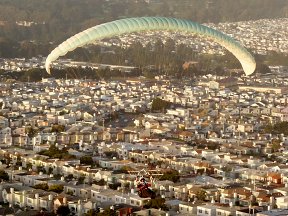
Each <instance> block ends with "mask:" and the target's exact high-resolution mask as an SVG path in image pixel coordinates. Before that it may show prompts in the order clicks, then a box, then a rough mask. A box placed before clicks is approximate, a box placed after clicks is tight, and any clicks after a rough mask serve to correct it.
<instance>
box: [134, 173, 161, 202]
mask: <svg viewBox="0 0 288 216" xmlns="http://www.w3.org/2000/svg"><path fill="white" fill-rule="evenodd" d="M129 173H130V174H134V175H135V174H136V179H135V181H134V185H135V186H136V188H137V192H138V195H139V197H141V198H149V197H150V198H151V199H155V197H156V193H155V192H154V191H153V189H152V184H153V182H154V178H153V176H155V177H159V176H162V175H163V174H162V173H161V171H159V170H149V171H146V170H144V169H142V170H140V171H129ZM147 178H149V179H150V182H149V183H148V182H147V181H146V179H147Z"/></svg>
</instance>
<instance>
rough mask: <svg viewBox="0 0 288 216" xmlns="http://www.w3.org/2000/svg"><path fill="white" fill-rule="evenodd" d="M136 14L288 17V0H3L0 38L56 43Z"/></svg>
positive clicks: (231, 18) (201, 17)
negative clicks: (88, 29)
mask: <svg viewBox="0 0 288 216" xmlns="http://www.w3.org/2000/svg"><path fill="white" fill-rule="evenodd" d="M134 16H169V17H178V18H185V19H191V20H193V21H197V22H200V23H203V22H229V21H233V22H234V21H241V20H255V19H262V18H280V17H288V1H287V0H238V1H236V0H13V1H11V0H1V1H0V28H1V31H0V37H4V38H9V39H11V40H15V41H21V40H36V41H41V42H44V43H46V42H48V41H55V42H56V43H57V42H60V41H62V40H63V39H65V38H67V37H68V36H70V35H72V34H74V33H76V32H79V31H80V30H82V29H85V28H88V27H91V26H93V25H96V24H99V23H102V22H107V21H111V20H115V19H119V18H124V17H134ZM24 21H25V22H24ZM16 22H17V24H16Z"/></svg>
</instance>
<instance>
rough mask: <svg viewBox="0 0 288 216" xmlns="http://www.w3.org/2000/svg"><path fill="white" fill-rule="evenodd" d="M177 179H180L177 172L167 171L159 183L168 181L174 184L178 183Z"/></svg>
mask: <svg viewBox="0 0 288 216" xmlns="http://www.w3.org/2000/svg"><path fill="white" fill-rule="evenodd" d="M179 179H180V176H179V172H178V171H177V170H169V171H167V172H165V173H164V174H163V175H162V176H161V177H160V180H161V181H163V180H169V181H173V182H174V183H176V182H178V181H179Z"/></svg>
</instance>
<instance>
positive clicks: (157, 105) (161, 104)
mask: <svg viewBox="0 0 288 216" xmlns="http://www.w3.org/2000/svg"><path fill="white" fill-rule="evenodd" d="M170 106H171V103H170V102H168V101H165V100H162V99H160V98H155V99H154V100H153V101H152V111H163V109H168V108H169V107H170Z"/></svg>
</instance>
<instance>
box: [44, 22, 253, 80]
mask: <svg viewBox="0 0 288 216" xmlns="http://www.w3.org/2000/svg"><path fill="white" fill-rule="evenodd" d="M157 30H165V31H180V32H188V33H195V34H197V35H202V36H204V37H207V38H210V39H212V40H213V41H215V42H216V43H218V44H220V45H221V46H223V47H225V48H226V49H227V50H228V51H230V52H231V53H232V54H233V55H234V56H235V57H236V58H237V59H238V60H239V61H240V63H241V65H242V67H243V70H244V72H245V74H246V75H250V74H252V73H253V72H254V71H255V68H256V62H255V59H254V58H253V56H252V55H251V54H250V53H249V52H248V51H247V50H246V49H245V48H244V47H243V46H242V45H240V44H239V43H238V42H237V41H235V40H234V39H233V38H231V37H230V36H228V35H225V34H223V33H222V32H219V31H217V30H214V29H212V28H209V27H207V26H204V25H201V24H198V23H195V22H192V21H189V20H183V19H176V18H166V17H139V18H126V19H120V20H116V21H112V22H108V23H104V24H101V25H97V26H94V27H92V28H89V29H86V30H85V31H83V32H80V33H78V34H76V35H74V36H72V37H70V38H69V39H67V40H66V41H64V42H63V43H61V44H60V45H59V46H58V47H56V48H55V49H54V50H53V51H52V52H51V53H50V54H49V55H48V57H47V59H46V63H45V67H46V71H47V73H49V74H50V67H51V63H52V62H53V61H55V60H57V59H58V58H59V57H60V56H64V55H65V54H66V53H67V52H70V51H73V50H74V49H76V48H78V47H82V46H84V45H86V44H89V43H93V42H95V41H96V40H101V39H104V38H107V37H111V36H116V35H121V34H126V33H132V32H141V31H157Z"/></svg>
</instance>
